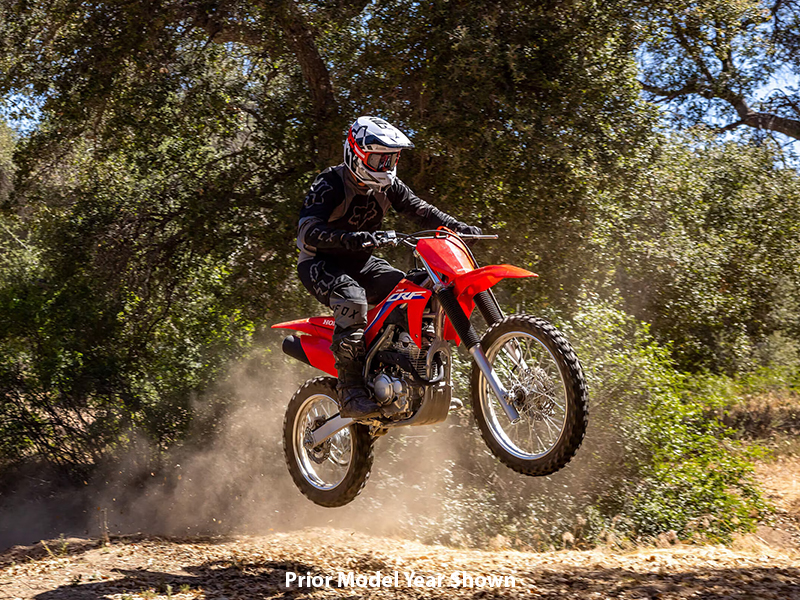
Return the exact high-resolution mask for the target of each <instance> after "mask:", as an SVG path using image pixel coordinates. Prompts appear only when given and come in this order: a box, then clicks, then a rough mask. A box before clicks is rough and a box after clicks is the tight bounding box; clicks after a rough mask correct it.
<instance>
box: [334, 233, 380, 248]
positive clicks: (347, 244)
mask: <svg viewBox="0 0 800 600" xmlns="http://www.w3.org/2000/svg"><path fill="white" fill-rule="evenodd" d="M377 245H378V240H377V239H376V238H375V234H374V233H371V232H369V231H352V232H349V233H345V234H344V235H342V246H343V247H344V249H345V250H350V251H352V252H357V251H359V250H364V249H365V248H373V247H375V246H377Z"/></svg>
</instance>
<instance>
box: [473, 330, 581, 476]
mask: <svg viewBox="0 0 800 600" xmlns="http://www.w3.org/2000/svg"><path fill="white" fill-rule="evenodd" d="M481 347H482V348H483V350H484V352H485V353H486V358H487V359H488V361H489V363H490V364H491V365H492V366H493V368H494V370H495V372H496V374H497V377H498V378H499V379H500V381H501V383H502V384H503V387H504V388H505V389H506V391H507V392H509V395H510V397H511V398H512V403H513V405H514V407H515V408H516V409H517V412H518V413H519V416H520V418H519V419H518V420H517V421H516V422H511V421H510V420H509V419H508V417H507V416H506V413H505V412H504V411H503V408H502V407H501V406H500V403H499V401H498V400H497V398H496V397H495V395H494V393H493V392H492V389H491V387H489V383H488V382H487V381H486V378H485V377H484V376H483V373H481V371H480V369H478V368H477V366H473V369H472V407H473V412H474V415H475V421H476V422H477V424H478V428H479V429H480V432H481V436H482V437H483V440H484V441H485V442H486V445H487V446H489V449H490V450H491V451H492V452H493V453H494V454H495V456H497V457H498V458H499V459H500V460H501V461H502V462H503V463H504V464H505V465H506V466H508V467H510V468H511V469H513V470H515V471H517V472H519V473H522V474H524V475H550V474H551V473H555V472H556V471H558V470H559V469H561V468H562V467H564V466H565V465H566V464H567V463H568V462H569V461H570V460H571V459H572V457H573V456H574V455H575V452H576V451H577V450H578V448H579V447H580V445H581V442H582V441H583V436H584V434H585V433H586V425H587V421H588V414H589V410H588V400H587V395H586V383H585V380H584V377H583V370H582V369H581V365H580V362H578V358H577V357H576V356H575V352H574V351H573V350H572V347H571V346H570V344H569V342H568V341H567V340H566V338H564V336H563V335H562V334H561V333H560V332H559V331H558V330H557V329H556V328H555V327H553V326H552V325H551V324H550V323H548V322H547V321H545V320H544V319H537V318H534V317H531V316H529V315H514V316H510V317H506V318H504V319H502V320H501V321H498V322H497V323H495V324H494V325H492V326H491V327H490V328H489V330H488V331H487V332H486V334H485V335H484V336H483V339H482V340H481Z"/></svg>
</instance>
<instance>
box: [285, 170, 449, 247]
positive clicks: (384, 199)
mask: <svg viewBox="0 0 800 600" xmlns="http://www.w3.org/2000/svg"><path fill="white" fill-rule="evenodd" d="M349 175H350V174H349V173H347V167H346V166H345V165H344V164H341V165H338V166H335V167H330V168H328V169H325V170H324V171H323V172H322V173H320V174H319V175H318V176H317V178H316V179H315V180H314V183H313V185H312V186H311V189H310V190H309V192H308V194H307V195H306V198H305V201H304V202H303V208H302V209H301V211H300V222H299V223H298V227H297V246H298V247H299V248H300V262H304V261H306V260H309V259H311V258H312V257H313V256H315V255H316V254H317V253H325V254H329V255H333V256H342V257H347V258H348V259H349V260H352V261H361V262H364V261H366V260H367V259H368V258H369V256H370V255H371V254H372V250H359V251H352V250H346V249H345V248H344V247H343V246H342V244H341V237H342V235H343V234H345V233H347V232H353V231H378V230H379V229H381V223H382V222H383V217H384V215H385V214H386V211H387V210H388V209H389V206H392V207H394V209H395V210H396V211H397V212H399V213H401V214H403V215H406V216H407V217H409V218H410V219H411V220H413V221H414V222H415V223H416V224H417V225H418V226H420V227H421V228H423V229H436V228H437V227H440V226H442V225H444V226H445V227H449V228H451V229H455V228H456V227H457V226H459V225H463V224H462V223H460V222H459V221H457V220H456V219H454V218H453V217H451V216H450V215H448V214H446V213H443V212H442V211H440V210H439V209H437V208H436V207H434V206H431V205H430V204H428V203H427V202H425V201H424V200H422V199H420V198H418V197H417V196H416V195H415V194H414V192H412V191H411V189H410V188H409V187H408V186H407V185H406V184H405V183H403V182H402V181H400V180H399V179H395V180H394V183H392V185H391V186H390V187H389V188H388V189H387V190H386V191H385V192H373V191H372V190H369V191H363V190H361V189H359V188H358V187H357V186H356V184H355V182H354V181H353V178H352V177H351V176H349Z"/></svg>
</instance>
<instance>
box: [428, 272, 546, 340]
mask: <svg viewBox="0 0 800 600" xmlns="http://www.w3.org/2000/svg"><path fill="white" fill-rule="evenodd" d="M521 277H538V275H537V274H536V273H531V272H530V271H526V270H525V269H521V268H519V267H515V266H513V265H488V266H485V267H481V268H480V269H475V270H474V271H469V272H467V273H464V274H463V275H459V276H458V277H456V278H455V279H454V280H453V292H454V293H455V295H456V298H457V299H458V303H459V304H460V305H461V308H462V309H463V310H464V314H465V315H467V317H469V316H470V315H471V314H472V311H473V310H474V308H475V300H474V298H475V294H479V293H481V292H485V291H486V290H488V289H489V288H490V287H492V286H493V285H495V284H496V283H497V282H499V281H501V280H503V279H509V278H521ZM444 338H445V339H447V340H455V342H456V344H459V343H460V340H459V339H458V335H457V334H456V332H455V329H454V328H453V325H452V324H451V323H450V321H449V320H448V322H447V325H446V327H445V331H444Z"/></svg>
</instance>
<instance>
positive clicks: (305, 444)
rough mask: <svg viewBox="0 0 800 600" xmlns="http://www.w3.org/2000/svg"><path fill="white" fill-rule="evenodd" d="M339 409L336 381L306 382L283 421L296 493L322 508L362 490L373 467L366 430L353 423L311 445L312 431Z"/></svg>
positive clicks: (370, 441)
mask: <svg viewBox="0 0 800 600" xmlns="http://www.w3.org/2000/svg"><path fill="white" fill-rule="evenodd" d="M338 413H339V406H338V404H337V402H336V379H333V378H331V377H318V378H316V379H312V380H310V381H307V382H306V383H305V384H304V385H303V386H302V387H301V388H300V389H299V390H297V392H296V393H295V395H294V397H292V399H291V401H290V402H289V407H288V408H287V410H286V418H285V419H284V423H283V450H284V456H285V458H286V464H287V466H288V468H289V473H290V474H291V476H292V479H293V480H294V482H295V485H297V487H298V488H299V489H300V491H301V492H302V493H303V494H304V495H305V496H306V497H308V498H309V499H310V500H312V501H313V502H315V503H317V504H319V505H321V506H329V507H333V506H342V505H344V504H347V503H348V502H351V501H352V500H353V499H354V498H355V497H356V496H357V495H358V494H359V493H360V492H361V490H362V489H363V487H364V484H366V482H367V479H368V478H369V473H370V470H371V468H372V459H373V455H372V442H373V439H372V436H371V435H370V433H369V428H368V427H366V426H364V425H360V424H353V425H350V427H347V428H345V429H342V430H341V431H339V432H338V433H336V435H334V436H333V437H331V438H330V439H329V440H327V441H325V442H323V443H322V444H320V445H318V446H316V447H313V446H312V442H311V433H312V431H313V430H314V429H316V428H317V427H319V426H321V425H322V424H323V423H325V421H327V420H328V419H330V418H332V417H335V416H336V415H337V414H338Z"/></svg>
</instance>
